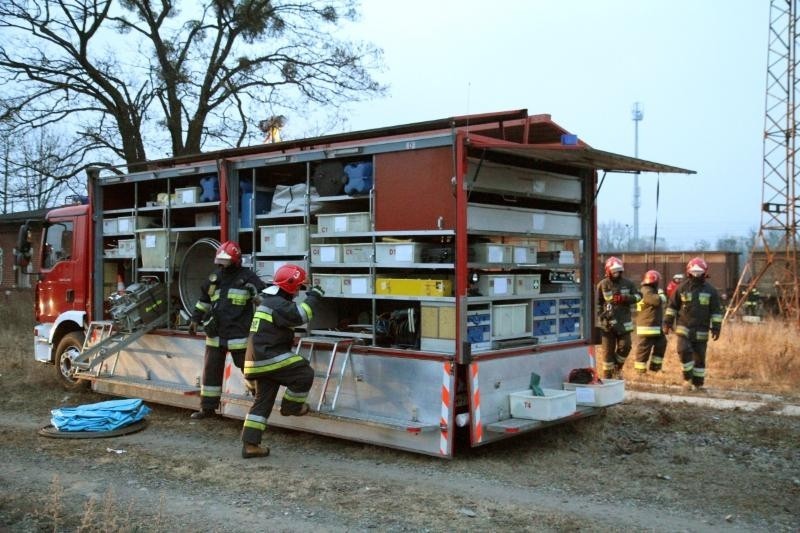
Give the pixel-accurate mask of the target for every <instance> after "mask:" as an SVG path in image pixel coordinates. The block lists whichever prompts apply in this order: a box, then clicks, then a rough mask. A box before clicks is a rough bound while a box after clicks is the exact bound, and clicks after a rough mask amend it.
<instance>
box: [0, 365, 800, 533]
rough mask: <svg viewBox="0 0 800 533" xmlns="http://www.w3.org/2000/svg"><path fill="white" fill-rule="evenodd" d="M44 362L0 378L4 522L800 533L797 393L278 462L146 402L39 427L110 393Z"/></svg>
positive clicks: (285, 447) (627, 411) (283, 451)
mask: <svg viewBox="0 0 800 533" xmlns="http://www.w3.org/2000/svg"><path fill="white" fill-rule="evenodd" d="M0 355H3V354H0ZM51 372H52V368H49V367H48V368H46V369H45V367H42V369H41V374H36V373H35V374H34V377H33V378H32V377H31V376H30V375H29V373H28V372H27V371H26V370H24V369H11V370H10V371H9V370H8V369H6V370H3V371H2V372H0V374H2V375H0V457H2V461H0V531H11V532H28V531H188V530H203V531H225V532H228V531H232V532H237V531H315V532H317V531H537V532H540V531H631V530H635V531H770V532H777V531H787V532H789V531H792V532H794V531H798V530H800V505H798V504H800V448H798V443H800V417H797V416H784V415H778V414H775V412H774V411H775V410H776V409H778V408H780V407H781V406H783V405H785V404H787V403H788V404H794V405H797V404H800V398H797V397H795V398H783V399H781V398H772V399H770V400H769V401H768V402H766V403H765V404H764V406H763V407H762V408H760V409H757V410H756V411H753V412H748V411H745V410H742V409H733V410H730V409H728V410H719V409H715V408H713V407H710V406H709V407H705V406H701V407H697V406H690V405H688V404H684V403H680V402H679V403H673V404H665V403H661V402H658V401H644V400H641V399H632V398H629V399H626V401H625V402H624V403H623V404H620V405H617V406H614V407H611V408H608V409H607V410H606V411H605V412H604V413H603V414H602V415H600V416H595V417H590V418H587V419H582V420H578V421H575V422H573V423H570V424H567V425H561V426H556V427H551V428H547V429H544V430H541V431H539V432H535V433H530V434H525V435H521V436H519V437H516V438H514V439H510V440H507V441H503V442H500V443H494V444H491V445H488V446H484V447H481V448H476V449H467V450H459V453H457V455H456V457H455V458H454V459H453V460H442V459H437V458H433V457H428V456H422V455H416V454H412V453H406V452H401V451H396V450H392V449H388V448H382V447H377V446H371V445H364V444H359V443H354V442H349V441H344V440H337V439H332V438H325V437H320V436H316V435H311V434H306V433H302V432H296V431H288V430H280V429H270V430H269V432H268V434H267V435H266V442H268V443H269V445H270V446H271V448H272V455H271V456H270V457H268V458H266V459H250V460H244V459H241V458H240V441H239V432H240V428H241V422H240V421H237V420H226V419H217V420H212V421H192V420H190V419H189V418H188V415H189V412H188V411H186V410H183V409H175V408H170V407H164V406H158V405H152V404H150V406H151V407H152V408H153V412H152V413H151V414H150V415H149V417H148V420H149V426H148V427H147V428H146V429H144V430H143V431H140V432H137V433H133V434H130V435H126V436H121V437H115V438H107V439H57V438H47V437H43V436H40V435H39V434H38V430H39V429H40V428H42V427H43V426H46V425H47V424H48V423H49V416H50V410H51V409H53V408H56V407H58V406H62V405H81V404H86V403H93V402H96V401H101V400H103V399H107V398H105V397H103V396H99V395H96V394H93V393H89V392H78V393H66V392H64V391H63V390H61V389H60V388H59V386H58V385H57V384H56V382H55V380H51V379H50V378H49V376H50V375H51ZM628 388H629V389H631V390H633V389H635V388H641V386H637V385H636V384H635V383H632V382H631V383H629V385H628ZM662 392H665V393H666V394H672V393H671V392H670V391H668V390H667V391H662ZM675 394H677V393H675ZM709 396H712V397H714V396H730V393H726V392H724V391H719V390H717V391H714V390H712V391H711V392H710V393H709ZM756 398H758V397H756ZM762 399H763V398H762Z"/></svg>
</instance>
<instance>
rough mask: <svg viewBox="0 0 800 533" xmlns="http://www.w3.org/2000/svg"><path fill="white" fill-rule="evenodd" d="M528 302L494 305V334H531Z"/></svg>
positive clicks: (495, 335) (501, 335)
mask: <svg viewBox="0 0 800 533" xmlns="http://www.w3.org/2000/svg"><path fill="white" fill-rule="evenodd" d="M528 324H529V322H528V304H508V305H493V306H492V335H493V336H494V337H510V336H515V335H518V336H519V335H529V334H530V332H531V331H530V326H529V325H528Z"/></svg>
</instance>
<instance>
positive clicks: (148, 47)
mask: <svg viewBox="0 0 800 533" xmlns="http://www.w3.org/2000/svg"><path fill="white" fill-rule="evenodd" d="M356 18H357V11H356V2H355V0H294V1H290V0H286V1H283V0H206V1H205V2H204V3H203V4H202V5H200V4H196V3H194V2H190V1H187V2H184V3H181V2H179V1H173V0H161V1H160V2H155V1H153V0H120V1H119V2H113V1H112V0H72V1H68V0H3V1H2V2H0V32H2V35H3V38H2V40H0V83H2V85H3V87H4V96H3V97H2V98H1V99H0V120H3V121H5V122H11V123H13V126H14V128H15V129H16V130H30V129H41V128H46V127H48V126H50V125H53V124H63V123H65V122H68V123H70V124H73V125H74V126H75V136H74V138H73V139H72V140H71V142H70V144H69V146H71V147H72V152H73V154H74V155H76V156H79V160H80V161H81V162H82V164H81V165H80V166H79V167H78V168H76V169H75V171H76V172H80V171H81V170H82V169H83V167H85V166H88V165H97V164H101V165H102V164H104V163H106V164H111V163H119V162H120V161H124V162H125V163H127V164H128V165H133V164H135V163H139V162H142V161H145V160H146V159H147V158H148V155H147V151H148V149H151V150H152V149H154V147H159V152H160V153H158V157H161V156H180V155H185V154H193V153H198V152H200V151H201V150H202V149H204V148H208V147H212V148H220V147H226V146H240V145H242V144H243V143H244V141H245V140H246V139H247V138H248V134H249V132H251V131H253V130H254V129H255V128H256V127H257V124H258V122H259V121H260V120H263V119H265V118H267V117H269V116H275V115H280V114H282V115H286V116H289V117H291V116H301V115H302V114H303V113H304V111H305V110H306V109H307V108H315V107H316V108H323V109H326V110H333V111H335V110H336V109H338V107H339V106H340V105H342V104H344V103H346V102H348V101H357V100H361V99H366V98H370V97H373V96H376V95H378V94H381V93H382V92H383V91H384V87H383V86H381V85H380V84H379V83H378V82H376V81H375V80H374V79H373V78H372V76H371V74H370V72H371V71H377V70H378V69H380V68H381V61H382V55H381V51H380V49H378V48H375V47H374V46H372V45H370V44H368V43H361V42H350V41H346V40H341V39H339V38H337V37H336V34H337V33H336V32H339V31H340V27H341V26H342V25H343V24H345V22H346V21H351V20H356ZM256 131H257V130H256ZM164 147H168V150H165V148H164Z"/></svg>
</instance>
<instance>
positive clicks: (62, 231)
mask: <svg viewBox="0 0 800 533" xmlns="http://www.w3.org/2000/svg"><path fill="white" fill-rule="evenodd" d="M72 234H73V233H72V222H56V223H54V224H51V225H50V226H47V227H46V228H45V238H44V253H43V257H42V266H43V267H44V268H53V266H54V265H55V264H56V263H58V262H59V261H65V260H67V259H71V258H72Z"/></svg>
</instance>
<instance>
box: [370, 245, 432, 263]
mask: <svg viewBox="0 0 800 533" xmlns="http://www.w3.org/2000/svg"><path fill="white" fill-rule="evenodd" d="M421 257H422V246H421V245H420V244H419V243H416V242H379V243H375V262H376V263H389V264H406V263H419V262H420V261H421V260H422V259H421Z"/></svg>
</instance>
